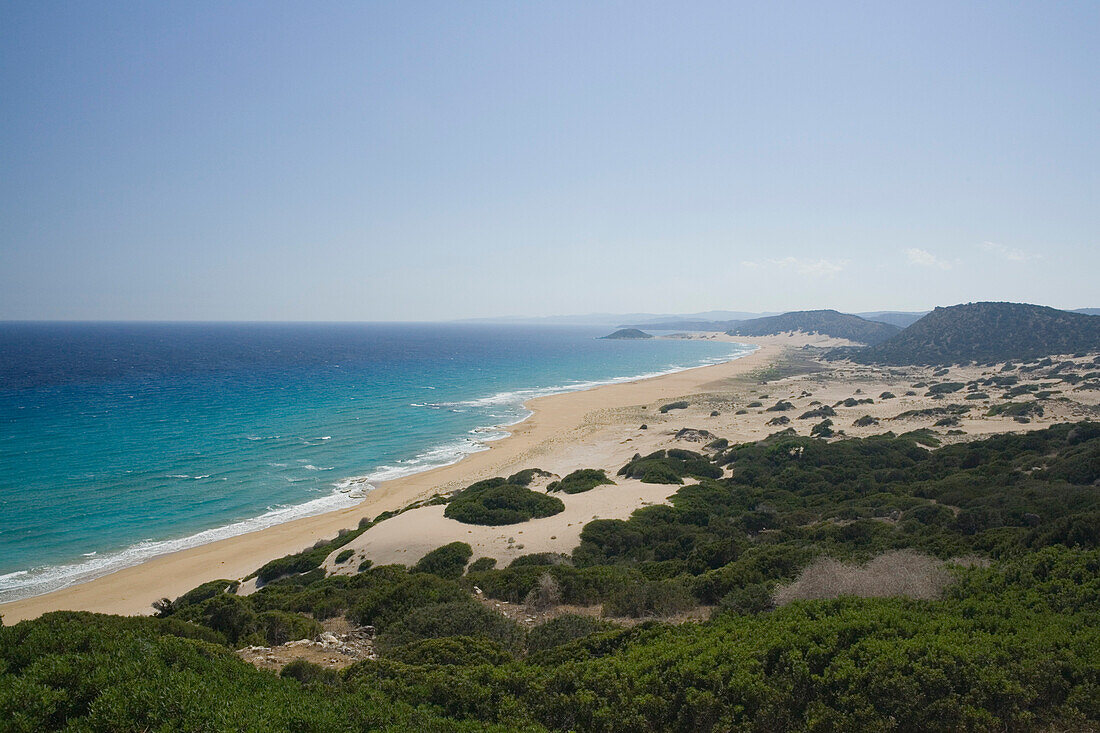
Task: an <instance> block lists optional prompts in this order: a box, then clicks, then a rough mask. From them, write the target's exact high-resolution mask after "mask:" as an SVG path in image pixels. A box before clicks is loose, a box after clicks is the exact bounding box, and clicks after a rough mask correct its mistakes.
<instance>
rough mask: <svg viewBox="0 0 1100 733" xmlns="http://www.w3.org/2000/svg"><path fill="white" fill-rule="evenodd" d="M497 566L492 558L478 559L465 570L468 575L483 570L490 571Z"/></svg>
mask: <svg viewBox="0 0 1100 733" xmlns="http://www.w3.org/2000/svg"><path fill="white" fill-rule="evenodd" d="M496 565H497V561H496V558H494V557H479V558H478V559H476V560H474V561H473V562H472V563H470V566H469V567H468V568H466V572H468V573H480V572H484V571H485V570H492V569H493V568H495V567H496Z"/></svg>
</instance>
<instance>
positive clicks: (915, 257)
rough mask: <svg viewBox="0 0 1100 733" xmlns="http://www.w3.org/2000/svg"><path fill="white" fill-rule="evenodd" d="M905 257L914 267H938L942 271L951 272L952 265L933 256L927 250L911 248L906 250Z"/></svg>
mask: <svg viewBox="0 0 1100 733" xmlns="http://www.w3.org/2000/svg"><path fill="white" fill-rule="evenodd" d="M905 256H906V257H907V258H908V259H909V263H910V264H912V265H920V266H922V267H938V268H940V269H941V270H950V269H951V263H950V262H947V261H946V260H941V259H940V258H939V257H936V255H934V254H932V253H931V252H929V251H928V250H926V249H919V248H917V247H910V248H909V249H907V250H905Z"/></svg>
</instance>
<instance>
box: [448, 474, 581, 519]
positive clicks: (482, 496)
mask: <svg viewBox="0 0 1100 733" xmlns="http://www.w3.org/2000/svg"><path fill="white" fill-rule="evenodd" d="M564 510H565V504H563V503H562V501H561V499H558V498H557V497H554V496H547V495H546V494H541V493H539V492H537V491H531V490H530V489H527V488H524V487H523V486H517V485H515V484H509V483H507V482H506V481H505V480H504V479H499V480H497V479H489V480H488V481H479V482H478V483H476V484H473V485H472V486H470V487H469V488H466V489H464V490H462V491H460V492H459V493H458V494H456V495H455V497H454V498H453V499H451V502H450V503H449V504H448V505H447V508H446V509H445V510H444V512H443V514H444V516H446V517H449V518H451V519H455V520H458V521H459V522H464V523H466V524H486V525H502V524H518V523H519V522H526V521H527V520H529V519H537V518H540V517H549V516H552V515H554V514H558V513H560V512H562V511H564Z"/></svg>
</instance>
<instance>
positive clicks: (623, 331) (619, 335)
mask: <svg viewBox="0 0 1100 733" xmlns="http://www.w3.org/2000/svg"><path fill="white" fill-rule="evenodd" d="M600 338H601V339H651V338H653V335H652V334H648V333H646V332H645V331H639V330H638V329H636V328H620V329H619V330H618V331H616V332H615V333H609V334H608V335H606V336H600Z"/></svg>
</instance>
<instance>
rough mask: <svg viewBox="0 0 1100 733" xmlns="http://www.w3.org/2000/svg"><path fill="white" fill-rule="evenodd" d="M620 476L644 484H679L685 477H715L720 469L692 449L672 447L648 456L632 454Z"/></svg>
mask: <svg viewBox="0 0 1100 733" xmlns="http://www.w3.org/2000/svg"><path fill="white" fill-rule="evenodd" d="M619 475H620V476H625V477H626V478H636V479H639V480H641V481H642V482H643V483H647V484H682V483H683V479H684V478H685V477H688V476H690V477H694V478H718V477H720V476H721V475H722V469H720V468H719V467H718V466H715V465H714V464H713V463H712V462H711V461H710V460H709V459H708V458H707V457H706V456H704V455H702V454H700V453H696V452H694V451H689V450H682V449H679V448H672V449H669V450H659V451H656V452H654V453H650V454H649V455H647V456H644V457H643V456H640V455H635V456H634V457H633V458H632V459H631V460H630V462H629V463H627V464H626V465H625V466H623V467H622V468H620V469H619Z"/></svg>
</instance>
